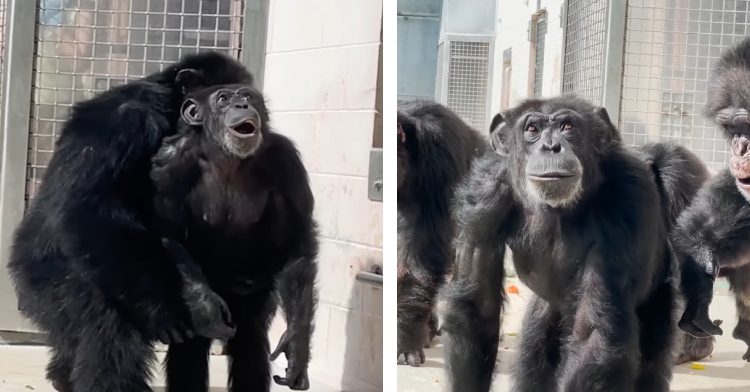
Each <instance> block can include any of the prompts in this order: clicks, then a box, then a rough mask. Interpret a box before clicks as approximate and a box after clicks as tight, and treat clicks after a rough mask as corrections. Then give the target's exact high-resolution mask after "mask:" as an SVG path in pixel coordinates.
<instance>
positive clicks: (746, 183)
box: [737, 177, 750, 188]
mask: <svg viewBox="0 0 750 392" xmlns="http://www.w3.org/2000/svg"><path fill="white" fill-rule="evenodd" d="M737 184H738V185H739V186H741V187H743V188H750V177H746V178H737Z"/></svg>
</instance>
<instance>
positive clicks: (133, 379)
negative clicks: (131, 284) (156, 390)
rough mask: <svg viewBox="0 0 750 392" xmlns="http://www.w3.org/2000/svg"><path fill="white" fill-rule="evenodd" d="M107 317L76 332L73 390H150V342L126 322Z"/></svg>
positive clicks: (134, 391)
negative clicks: (77, 336)
mask: <svg viewBox="0 0 750 392" xmlns="http://www.w3.org/2000/svg"><path fill="white" fill-rule="evenodd" d="M110 311H111V310H110ZM108 316H109V315H101V316H99V317H100V319H101V320H99V322H95V325H92V326H89V327H87V328H85V331H81V333H80V334H79V341H78V347H77V349H76V356H75V361H74V363H73V369H72V372H71V376H70V380H71V385H72V387H73V391H75V392H94V391H96V392H152V389H151V387H149V385H148V380H149V378H150V374H151V372H150V368H151V365H152V364H153V362H154V360H155V359H156V358H155V355H154V347H153V344H151V343H150V342H149V341H148V340H147V339H145V338H144V337H143V336H142V335H141V334H140V333H139V332H137V331H136V330H135V329H133V328H132V327H130V325H129V324H127V323H126V321H124V320H121V319H120V318H119V317H108Z"/></svg>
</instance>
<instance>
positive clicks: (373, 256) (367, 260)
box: [264, 0, 395, 392]
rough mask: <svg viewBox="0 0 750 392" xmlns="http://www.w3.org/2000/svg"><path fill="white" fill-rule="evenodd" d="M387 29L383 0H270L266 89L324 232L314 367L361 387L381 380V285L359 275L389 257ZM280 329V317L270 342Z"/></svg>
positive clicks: (334, 381)
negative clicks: (380, 173)
mask: <svg viewBox="0 0 750 392" xmlns="http://www.w3.org/2000/svg"><path fill="white" fill-rule="evenodd" d="M381 29H382V1H380V0H362V1H351V0H326V1H271V2H270V10H269V22H268V37H267V48H266V52H267V53H266V54H267V57H266V64H265V79H264V91H265V93H266V95H267V97H268V100H269V102H268V104H269V107H270V109H271V111H272V114H271V116H272V122H273V124H272V125H273V126H274V127H275V128H276V129H277V130H278V131H279V132H281V133H283V134H286V135H288V136H290V137H291V138H292V139H294V141H295V142H296V143H297V146H298V147H299V149H300V151H301V154H302V159H303V161H304V163H305V165H306V167H307V170H308V171H309V173H310V180H311V183H312V188H313V191H314V193H315V198H316V212H315V214H316V218H317V220H318V222H319V224H320V233H321V251H320V258H319V264H320V275H319V279H318V281H319V282H318V284H319V288H320V303H319V307H318V312H317V316H316V330H315V334H314V336H313V353H312V354H313V360H312V363H311V364H310V377H311V378H314V379H316V380H317V381H321V382H325V383H327V384H330V385H332V386H334V387H336V388H340V389H342V390H345V391H357V392H367V391H382V385H383V384H382V382H383V370H382V364H383V361H382V356H383V354H382V346H383V343H382V341H383V319H382V315H383V303H382V301H383V296H382V290H380V289H376V288H372V287H370V286H366V285H363V284H362V283H359V282H357V281H355V275H356V273H357V272H359V271H360V270H366V269H368V268H369V267H370V266H371V265H373V264H378V265H381V266H382V263H383V252H382V248H383V219H382V217H383V208H382V203H379V202H373V201H370V200H368V198H367V189H368V179H367V176H368V165H369V151H370V149H371V148H372V145H373V142H374V141H376V140H378V139H381V140H382V136H381V137H373V135H378V134H379V133H380V132H382V129H376V127H377V128H380V125H375V124H379V121H378V117H379V113H378V111H379V108H380V107H382V106H381V105H379V104H376V101H377V100H378V99H379V97H380V94H379V93H378V90H379V89H380V88H381V87H380V86H379V83H378V82H379V78H378V73H379V62H380V61H381V59H380V54H381V51H380V46H381V40H382V39H381V37H382V36H381ZM376 144H377V143H376ZM393 267H395V266H391V268H393ZM386 270H388V267H386ZM283 330H284V322H283V321H282V320H280V319H278V318H277V320H275V322H274V326H273V328H272V333H271V337H272V339H273V340H272V344H275V343H276V341H278V336H279V335H280V334H281V332H283Z"/></svg>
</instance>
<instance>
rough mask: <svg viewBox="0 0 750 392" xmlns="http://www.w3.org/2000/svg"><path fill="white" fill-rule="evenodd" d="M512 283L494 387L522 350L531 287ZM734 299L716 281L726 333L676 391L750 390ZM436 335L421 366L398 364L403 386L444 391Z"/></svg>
mask: <svg viewBox="0 0 750 392" xmlns="http://www.w3.org/2000/svg"><path fill="white" fill-rule="evenodd" d="M508 284H513V285H516V286H517V287H518V288H519V294H518V295H515V294H510V304H509V306H508V308H507V310H506V317H505V320H504V324H503V330H504V332H505V339H504V341H503V342H501V343H500V348H499V352H498V362H499V365H498V366H497V367H496V368H495V381H494V383H493V391H494V392H507V391H510V385H509V382H510V371H511V369H512V366H513V361H514V359H515V357H516V354H517V351H516V350H517V348H518V343H519V338H518V333H519V332H520V331H521V328H520V327H521V321H522V318H523V313H524V309H525V306H526V301H527V300H528V298H529V296H530V290H529V289H527V288H526V287H525V286H523V285H522V284H520V283H519V282H518V280H517V279H508V283H507V284H506V287H507V285H508ZM735 314H736V313H735V309H734V299H733V298H732V297H731V296H729V295H728V291H727V286H726V282H724V281H722V280H719V281H717V282H716V288H715V296H714V301H713V304H712V305H711V317H712V318H714V319H716V318H718V319H722V320H724V324H722V329H723V330H724V335H723V336H719V337H718V338H717V341H716V345H715V346H714V353H713V355H712V357H711V358H706V359H705V360H704V361H701V362H698V364H701V365H703V366H705V368H706V369H705V370H694V369H692V368H691V364H690V363H688V364H683V365H680V366H676V367H675V369H674V378H673V381H672V388H671V389H672V391H693V392H709V391H710V392H748V391H750V364H748V363H746V362H744V361H742V354H743V353H744V352H745V350H746V348H747V347H746V346H745V343H743V342H741V341H737V340H734V339H732V336H731V335H732V329H734V326H735V325H736V323H737V321H736V319H735V317H736V316H735ZM439 339H440V338H439V337H438V338H436V340H435V342H434V343H435V344H434V346H433V348H430V349H427V350H425V354H426V355H427V359H426V361H425V363H424V364H423V365H422V366H421V367H419V368H412V367H410V366H406V365H398V366H397V378H398V391H399V392H433V391H434V392H441V391H444V390H445V387H446V384H445V381H446V378H445V373H444V372H443V346H442V344H441V343H440V340H439Z"/></svg>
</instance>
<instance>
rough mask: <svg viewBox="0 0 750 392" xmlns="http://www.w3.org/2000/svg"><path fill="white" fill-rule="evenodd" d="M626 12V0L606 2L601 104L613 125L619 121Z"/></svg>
mask: <svg viewBox="0 0 750 392" xmlns="http://www.w3.org/2000/svg"><path fill="white" fill-rule="evenodd" d="M626 12H627V0H610V1H608V2H607V25H606V26H607V27H606V30H605V32H604V34H605V35H604V58H603V59H602V63H603V64H602V68H603V69H602V106H603V107H604V108H605V109H607V112H608V113H609V118H610V119H611V120H612V124H614V125H615V126H619V123H620V95H621V92H622V67H623V63H622V61H623V52H624V50H625V14H626Z"/></svg>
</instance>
